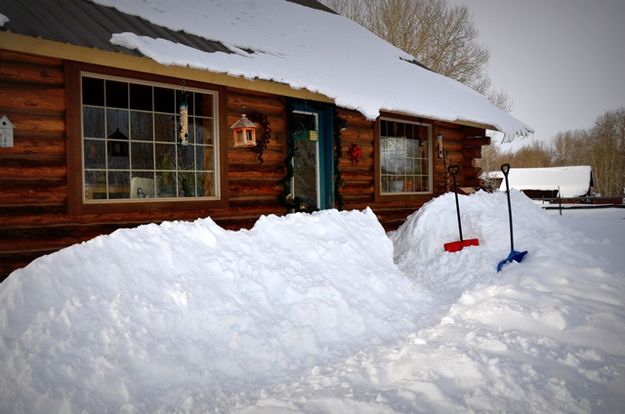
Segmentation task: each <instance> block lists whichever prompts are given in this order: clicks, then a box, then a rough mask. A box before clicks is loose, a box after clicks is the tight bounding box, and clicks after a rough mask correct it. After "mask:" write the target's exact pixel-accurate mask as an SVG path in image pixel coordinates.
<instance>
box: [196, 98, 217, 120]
mask: <svg viewBox="0 0 625 414" xmlns="http://www.w3.org/2000/svg"><path fill="white" fill-rule="evenodd" d="M194 114H195V115H196V116H211V117H212V116H214V114H213V95H209V94H203V93H196V94H195V112H194Z"/></svg>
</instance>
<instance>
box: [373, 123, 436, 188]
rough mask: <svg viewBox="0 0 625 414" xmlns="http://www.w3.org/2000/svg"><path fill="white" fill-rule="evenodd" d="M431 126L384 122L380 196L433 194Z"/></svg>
mask: <svg viewBox="0 0 625 414" xmlns="http://www.w3.org/2000/svg"><path fill="white" fill-rule="evenodd" d="M431 154H432V131H431V125H427V124H422V123H418V122H408V121H399V120H392V119H381V120H380V193H381V194H382V195H388V194H406V193H408V194H414V193H431V192H432V161H431V160H432V156H431Z"/></svg>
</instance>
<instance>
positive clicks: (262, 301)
mask: <svg viewBox="0 0 625 414" xmlns="http://www.w3.org/2000/svg"><path fill="white" fill-rule="evenodd" d="M392 254H393V246H392V243H391V242H390V240H388V238H387V237H386V235H385V233H384V230H383V228H382V227H381V225H380V224H379V223H378V221H377V219H376V217H375V215H374V214H373V213H372V212H371V211H370V210H366V211H364V212H343V213H339V212H337V211H328V212H323V213H318V214H314V215H304V214H294V215H289V216H287V217H282V218H279V217H262V218H261V219H260V220H259V221H258V222H257V223H256V225H255V226H254V228H253V229H252V230H250V231H245V230H242V231H239V232H232V231H226V230H223V229H222V228H220V227H219V226H217V225H216V224H215V223H214V222H213V221H212V220H211V219H202V220H197V221H195V222H192V223H187V222H174V223H164V224H162V225H160V226H159V225H154V224H152V225H146V226H141V227H139V228H137V229H132V230H118V231H116V232H115V233H113V234H112V235H110V236H101V237H98V238H96V239H94V240H92V241H90V242H87V243H83V244H80V245H76V246H73V247H70V248H67V249H64V250H62V251H60V252H58V253H55V254H52V255H49V256H46V257H43V258H40V259H38V260H36V261H35V262H33V263H32V264H31V265H30V266H28V267H27V268H26V269H23V270H18V271H16V272H14V273H13V274H12V275H11V276H10V277H9V278H8V279H7V280H6V281H5V282H4V283H2V289H1V291H0V327H1V329H2V342H0V361H1V362H2V366H3V370H2V371H3V375H2V376H1V377H0V401H1V402H0V411H1V412H11V411H14V410H15V409H16V408H17V407H19V408H20V409H23V410H25V411H26V412H43V411H46V412H54V411H57V410H59V409H61V408H62V407H66V406H67V407H71V408H86V409H88V410H89V411H93V412H102V411H111V412H119V411H120V410H124V409H128V410H130V409H131V408H132V409H136V410H139V411H140V412H153V411H155V410H156V409H159V408H161V409H165V410H167V411H169V408H173V407H177V406H179V404H182V402H183V401H182V400H181V399H180V398H182V397H181V396H188V395H194V398H196V399H200V400H205V401H214V400H215V399H217V398H218V395H219V393H221V392H227V393H231V392H235V391H243V390H246V389H248V388H249V387H251V385H252V384H253V385H254V387H259V386H264V385H268V384H271V383H272V382H276V381H282V380H285V379H287V378H289V377H292V376H293V375H296V374H299V373H301V371H302V370H303V369H304V368H310V367H312V366H313V365H314V364H328V363H333V362H337V361H338V360H339V359H340V358H344V357H346V356H347V355H349V354H351V353H353V352H355V351H357V350H360V349H362V348H363V347H364V346H368V345H375V344H383V343H387V342H389V341H391V340H393V339H398V338H399V337H401V336H404V335H406V334H408V333H409V332H410V331H411V330H412V329H414V328H415V320H416V315H419V314H420V313H422V308H423V305H422V303H424V302H426V300H425V298H424V297H423V294H422V290H421V289H419V288H417V287H416V286H415V285H414V284H413V283H411V282H410V281H409V280H408V279H407V278H406V277H405V276H404V275H403V274H402V273H401V272H400V271H399V270H398V268H397V267H396V266H395V264H394V263H393V256H392Z"/></svg>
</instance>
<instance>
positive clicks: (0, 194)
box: [0, 50, 487, 280]
mask: <svg viewBox="0 0 625 414" xmlns="http://www.w3.org/2000/svg"><path fill="white" fill-rule="evenodd" d="M64 63H65V62H63V61H62V60H60V59H52V58H43V57H38V56H31V55H26V54H21V53H15V52H8V51H2V50H0V115H2V114H6V115H7V116H8V117H9V118H10V120H11V121H12V122H13V123H14V125H15V130H14V146H13V147H12V148H0V280H2V279H4V278H5V277H6V276H8V275H9V273H10V272H11V271H13V270H14V269H16V268H19V267H22V266H24V265H26V264H28V263H29V262H30V261H32V260H33V259H35V258H37V257H39V256H42V255H44V254H48V253H52V252H54V251H56V250H59V249H61V248H63V247H66V246H69V245H71V244H74V243H77V242H80V241H84V240H88V239H91V238H93V237H95V236H97V235H100V234H108V233H110V232H112V231H114V230H116V229H118V228H124V227H135V226H137V225H140V224H144V223H159V222H161V221H165V220H193V219H196V218H198V217H206V216H211V217H212V218H213V220H215V222H217V223H218V224H220V225H221V226H223V227H225V228H231V229H237V228H241V227H250V226H251V225H252V224H253V223H254V222H255V221H256V219H257V218H258V217H259V216H260V215H263V214H277V215H281V214H284V213H285V212H286V209H285V207H284V206H283V205H281V204H280V202H279V196H280V195H281V194H282V191H283V184H282V180H283V178H284V176H285V166H284V162H285V158H286V152H287V148H286V145H287V144H286V135H287V133H286V123H285V119H286V98H284V97H280V96H275V95H269V94H263V93H257V92H251V91H248V90H241V89H234V88H222V89H221V93H222V94H223V95H225V100H224V101H223V103H222V106H221V108H222V111H223V110H225V113H226V115H225V117H222V123H224V122H225V124H226V125H225V126H224V125H222V127H223V128H222V129H221V132H222V134H227V133H228V132H229V129H228V126H229V125H231V124H233V123H234V122H235V121H236V120H237V119H238V118H239V117H240V116H241V113H247V114H250V113H252V112H254V111H259V112H261V113H263V114H264V115H266V116H267V118H268V120H269V122H270V126H271V128H272V139H271V140H270V142H269V144H268V146H267V149H266V151H265V153H264V154H263V159H264V162H262V163H261V162H259V160H258V158H257V154H256V153H254V152H253V151H251V150H250V149H246V148H234V146H233V140H232V139H231V138H230V136H228V138H227V139H226V142H227V153H226V157H224V158H223V160H224V162H225V163H226V169H225V175H226V181H224V185H223V186H222V193H223V195H224V199H225V200H227V202H226V203H223V205H221V206H219V207H215V208H203V207H200V208H193V209H188V208H187V209H182V208H175V206H176V203H172V206H174V207H173V208H167V209H163V208H155V207H154V205H152V206H146V207H145V208H142V209H134V210H133V211H124V210H123V209H111V210H110V211H103V212H102V211H98V212H82V213H79V214H74V213H75V211H73V210H72V208H71V202H70V201H71V200H70V199H71V197H69V190H68V189H69V188H71V185H68V181H69V180H68V176H71V173H79V171H73V172H70V171H68V164H69V165H72V164H71V162H70V161H69V159H70V157H69V156H68V154H69V153H71V151H68V143H69V142H72V141H71V139H70V136H71V135H72V134H71V133H70V131H71V128H69V127H68V122H67V117H66V115H67V113H68V110H67V107H66V103H65V102H66V99H67V97H68V96H70V95H71V92H68V91H70V90H71V89H72V88H68V82H67V79H66V77H67V76H70V75H68V74H66V72H65V71H66V70H67V66H65V64H64ZM70 72H71V71H70ZM223 95H222V96H223ZM70 112H71V111H70ZM338 115H339V117H341V118H344V119H345V120H346V121H347V129H346V130H345V131H344V132H342V134H341V140H342V156H341V158H340V159H339V167H340V170H341V176H342V180H343V183H342V185H341V187H340V189H339V191H340V193H341V196H342V199H343V202H344V206H343V208H345V209H362V208H365V207H367V206H370V207H371V208H372V209H373V210H374V211H375V212H376V214H377V215H378V217H379V219H380V221H381V222H382V224H383V225H384V226H385V227H386V228H387V229H392V228H396V227H397V226H398V225H399V224H401V223H402V222H403V221H404V220H405V218H406V217H407V216H408V215H409V214H410V213H412V212H413V211H414V210H416V209H417V208H419V207H420V206H421V205H422V204H423V203H425V202H426V201H428V200H429V199H430V198H431V195H423V196H410V197H400V198H398V197H392V198H384V197H380V196H379V194H377V195H376V186H375V179H374V177H375V168H374V165H375V163H374V160H375V151H376V147H375V141H374V136H375V123H374V122H371V121H369V120H366V119H365V118H364V117H363V116H362V115H360V114H359V113H358V112H355V111H349V110H343V109H338ZM69 119H71V117H70V118H69ZM425 122H427V121H425ZM258 132H259V133H260V132H261V131H258ZM432 132H433V136H436V134H437V133H438V132H442V133H443V135H444V136H445V148H446V150H447V156H448V162H449V163H460V164H462V166H463V168H462V172H461V177H459V178H460V179H459V181H460V183H459V185H463V186H474V185H476V184H477V181H476V179H475V176H476V174H477V173H478V172H479V171H478V170H477V169H476V168H475V167H474V165H473V160H474V159H475V158H479V157H480V155H481V154H480V147H481V145H484V144H486V143H487V139H484V138H467V137H469V136H483V135H484V130H480V129H475V128H467V127H461V126H458V125H454V124H445V123H437V122H435V123H433V130H432ZM434 141H435V140H434ZM434 143H435V142H434ZM351 144H358V145H359V146H360V147H361V148H362V149H363V154H362V159H361V160H360V161H359V162H357V163H353V162H352V160H351V159H350V156H349V153H348V152H349V148H350V145H351ZM434 170H435V179H434V193H433V195H434V196H436V195H439V194H442V193H444V192H445V191H446V189H447V183H446V180H445V174H444V172H445V165H444V163H443V160H442V159H438V158H437V157H436V156H434ZM68 200H70V201H68Z"/></svg>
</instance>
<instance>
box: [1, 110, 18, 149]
mask: <svg viewBox="0 0 625 414" xmlns="http://www.w3.org/2000/svg"><path fill="white" fill-rule="evenodd" d="M14 127H15V126H14V125H13V122H11V120H10V119H9V117H7V116H6V115H2V118H0V147H12V146H13V128H14Z"/></svg>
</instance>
